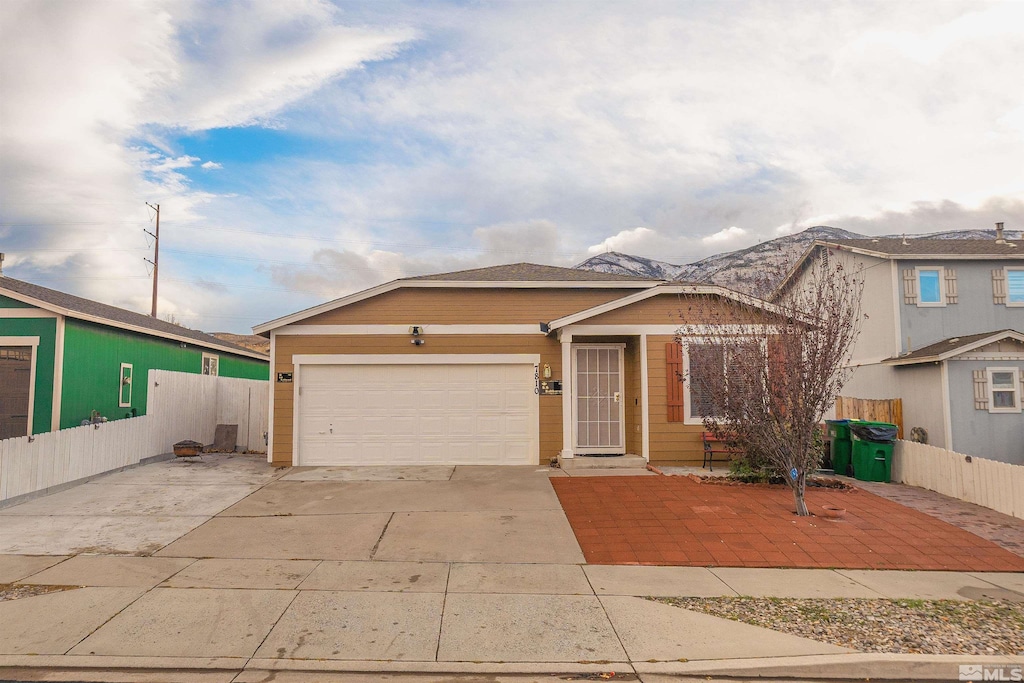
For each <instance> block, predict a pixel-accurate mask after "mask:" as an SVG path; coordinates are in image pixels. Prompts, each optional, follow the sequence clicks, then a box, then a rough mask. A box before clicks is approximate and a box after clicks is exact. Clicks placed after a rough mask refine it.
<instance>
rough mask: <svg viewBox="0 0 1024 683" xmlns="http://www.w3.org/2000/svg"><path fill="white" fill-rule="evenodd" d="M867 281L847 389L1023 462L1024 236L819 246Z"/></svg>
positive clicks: (932, 434)
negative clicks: (896, 401)
mask: <svg viewBox="0 0 1024 683" xmlns="http://www.w3.org/2000/svg"><path fill="white" fill-rule="evenodd" d="M816 250H828V252H829V257H830V258H833V259H839V260H840V262H842V263H843V264H844V267H847V268H852V269H855V270H859V271H860V272H861V273H862V274H863V278H864V297H863V300H862V310H863V313H864V319H863V322H862V327H861V333H860V336H859V338H858V340H857V343H856V346H855V348H854V351H853V357H852V367H853V374H852V376H851V379H850V381H849V382H848V384H847V385H846V387H845V388H844V390H843V394H844V395H846V396H851V397H855V398H873V399H890V398H900V399H902V401H903V423H904V433H905V435H906V436H909V435H910V433H911V430H912V429H913V428H915V427H917V428H919V429H918V430H917V433H918V434H926V435H927V436H926V438H927V442H928V443H930V444H932V445H935V446H940V447H943V448H948V449H950V450H953V451H957V452H960V453H965V454H968V455H976V456H978V457H983V458H989V459H992V460H999V461H1002V462H1009V463H1016V464H1024V412H1022V405H1024V397H1022V394H1024V383H1022V382H1024V241H1022V240H1006V239H1002V238H1001V226H1000V228H999V230H997V234H996V238H995V239H991V240H984V239H976V240H959V239H923V238H918V239H898V238H897V239H891V238H877V239H858V240H829V241H819V242H815V244H814V245H813V246H812V247H811V248H810V249H809V250H808V252H807V253H806V254H805V255H804V257H803V259H802V260H801V261H800V263H798V265H797V267H795V268H794V270H793V271H792V272H791V274H790V276H789V277H788V278H787V279H786V281H785V282H784V283H783V285H782V287H780V290H779V291H780V292H781V291H783V289H784V288H786V287H792V286H800V282H801V277H802V275H803V273H804V269H803V268H802V264H804V263H807V262H808V261H809V259H810V257H811V256H812V254H813V253H814V252H815V251H816Z"/></svg>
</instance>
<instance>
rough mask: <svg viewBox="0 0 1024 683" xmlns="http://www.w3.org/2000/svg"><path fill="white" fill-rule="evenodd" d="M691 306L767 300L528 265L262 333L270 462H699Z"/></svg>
mask: <svg viewBox="0 0 1024 683" xmlns="http://www.w3.org/2000/svg"><path fill="white" fill-rule="evenodd" d="M694 297H703V298H704V299H703V300H705V301H708V300H710V301H717V300H720V301H724V300H726V299H730V300H737V299H738V300H740V301H741V302H742V303H744V304H745V305H746V306H749V307H751V308H760V307H770V306H771V305H770V304H768V303H766V302H763V301H760V300H757V299H753V298H750V297H745V296H744V295H741V294H739V293H736V292H733V291H730V290H727V289H724V288H721V287H716V286H704V285H685V284H679V283H672V282H665V281H661V280H648V279H643V278H638V277H631V276H625V275H613V274H608V273H598V272H593V271H586V270H576V269H571V268H556V267H551V266H542V265H536V264H528V263H519V264H511V265H503V266H495V267H490V268H480V269H474V270H466V271H460V272H454V273H442V274H438V275H427V276H422V277H412V278H405V279H401V280H395V281H393V282H389V283H386V284H383V285H380V286H378V287H374V288H371V289H368V290H365V291H363V292H359V293H356V294H352V295H350V296H346V297H343V298H341V299H337V300H335V301H330V302H327V303H325V304H322V305H319V306H315V307H313V308H310V309H307V310H304V311H300V312H297V313H294V314H292V315H287V316H284V317H282V318H279V319H277V320H272V321H270V322H267V323H264V324H262V325H259V326H256V327H254V328H253V331H254V332H255V333H256V334H260V335H264V336H267V337H269V338H270V341H271V352H270V354H271V370H272V376H271V380H272V382H273V389H272V392H271V396H272V398H271V406H270V411H271V414H270V425H271V436H270V452H269V454H268V459H269V460H270V461H271V462H273V463H274V464H275V465H292V464H294V465H377V464H404V465H409V464H507V465H537V464H547V463H548V462H549V461H551V460H552V459H553V458H556V457H557V458H559V459H560V460H561V461H562V463H563V466H565V467H570V466H573V460H574V459H578V458H582V457H588V456H624V457H627V458H629V457H631V458H633V459H635V461H636V462H639V463H640V465H641V466H642V465H643V463H645V462H651V463H656V464H673V463H675V464H682V463H688V464H699V463H701V462H702V460H703V443H702V439H701V434H702V432H703V426H702V419H703V415H702V409H701V407H702V405H705V404H706V401H701V399H700V397H699V396H694V395H691V392H690V390H689V383H684V382H681V380H680V377H681V376H683V375H685V374H686V373H688V372H694V371H699V369H697V368H692V367H690V363H689V361H690V358H691V357H692V356H696V355H697V354H696V351H697V349H695V348H694V344H695V342H693V341H692V340H688V339H687V338H686V334H687V313H686V311H687V309H688V300H689V299H692V298H694ZM723 320H724V318H723ZM677 335H682V341H683V343H682V344H681V345H680V344H679V343H678V342H677ZM706 355H707V354H705V356H706ZM719 362H722V361H719ZM577 464H578V463H577Z"/></svg>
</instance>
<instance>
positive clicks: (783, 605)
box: [648, 598, 1024, 655]
mask: <svg viewBox="0 0 1024 683" xmlns="http://www.w3.org/2000/svg"><path fill="white" fill-rule="evenodd" d="M648 599H649V600H655V601H657V602H664V603H666V604H669V605H673V606H675V607H682V608H684V609H688V610H693V611H696V612H704V613H706V614H711V615H713V616H716V617H724V618H726V619H732V620H734V621H742V622H745V623H747V624H753V625H754V626H763V627H765V628H770V629H772V630H773V631H781V632H783V633H791V634H793V635H796V636H802V637H804V638H810V639H812V640H817V641H820V642H823V643H832V644H833V645H840V646H842V647H849V648H852V649H854V650H859V651H861V652H891V653H905V654H935V655H952V654H965V655H966V654H970V655H1017V654H1024V604H1021V603H1014V602H1007V601H1002V600H993V601H977V602H968V601H959V600H884V599H845V598H844V599H827V600H826V599H792V598H648Z"/></svg>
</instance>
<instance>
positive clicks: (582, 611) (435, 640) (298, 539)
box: [0, 458, 1024, 682]
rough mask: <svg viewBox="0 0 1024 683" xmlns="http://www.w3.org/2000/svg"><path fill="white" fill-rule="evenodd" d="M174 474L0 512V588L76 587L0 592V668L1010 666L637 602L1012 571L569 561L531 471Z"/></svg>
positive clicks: (60, 672) (219, 673)
mask: <svg viewBox="0 0 1024 683" xmlns="http://www.w3.org/2000/svg"><path fill="white" fill-rule="evenodd" d="M179 465H181V463H161V464H160V465H155V466H150V467H147V468H140V469H139V470H133V471H131V472H124V473H121V474H119V475H113V476H111V477H106V478H103V479H100V480H96V481H94V482H92V483H90V484H87V485H85V486H83V487H79V488H77V489H73V490H71V491H66V492H63V493H61V494H56V495H54V496H50V497H47V498H43V499H38V500H35V501H31V502H30V503H26V504H25V505H23V506H17V507H14V508H10V509H8V510H4V511H3V512H2V513H0V521H2V523H3V525H7V524H8V523H11V524H14V525H17V524H18V523H19V522H20V521H22V520H33V524H34V526H30V527H28V528H39V529H47V520H50V521H53V529H51V530H50V531H51V532H50V533H49V534H44V535H43V536H42V537H40V538H32V537H18V538H14V537H13V536H12V535H10V534H8V535H6V536H5V535H3V533H0V551H4V552H6V553H7V554H0V583H4V584H14V585H15V586H16V587H17V586H25V587H45V586H50V587H74V588H70V589H67V590H57V591H56V592H51V593H46V594H41V595H34V596H31V597H20V598H18V599H15V600H7V601H0V678H6V679H15V680H103V681H115V680H131V681H157V680H159V681H178V680H181V681H205V680H209V681H263V680H271V679H272V680H275V681H296V682H297V681H308V680H318V681H322V680H339V681H342V680H344V681H355V680H381V679H382V678H383V677H384V675H385V674H387V676H388V677H389V680H401V678H393V676H399V675H404V674H408V675H410V676H411V675H413V674H420V676H417V677H414V678H413V679H411V680H417V681H423V680H451V681H457V680H467V681H468V680H481V677H482V676H486V677H487V678H486V680H509V681H513V680H514V681H525V680H551V678H550V674H559V675H562V676H563V677H571V676H584V675H597V674H606V673H608V672H615V673H616V680H630V679H633V680H638V679H639V680H643V681H666V680H677V677H679V676H703V675H711V676H720V677H728V676H740V677H750V678H756V677H757V676H762V675H768V676H776V677H779V678H790V677H804V678H813V679H823V678H842V677H859V678H865V677H871V678H882V679H885V678H889V679H905V680H909V679H920V680H955V679H956V677H957V665H958V664H967V663H970V662H972V661H976V662H979V663H981V662H984V663H986V664H992V663H1000V662H1001V663H1006V664H1014V663H1017V664H1019V661H1018V662H1014V661H1011V660H1013V659H1018V660H1019V659H1021V657H1017V658H1005V657H986V658H978V657H970V656H960V655H957V656H953V657H926V656H907V657H904V656H893V655H872V654H862V653H857V652H854V651H851V650H846V649H843V648H839V647H836V646H833V645H828V644H824V643H820V642H817V641H814V640H809V639H806V638H801V637H797V636H793V635H788V634H783V633H778V632H775V631H771V630H768V629H764V628H759V627H755V626H750V625H747V624H742V623H739V622H735V621H730V620H727V619H720V618H717V617H713V616H709V615H706V614H702V613H698V612H693V611H688V610H684V609H680V608H677V607H672V606H669V605H665V604H662V603H658V602H653V601H651V600H647V599H644V596H672V597H687V596H693V597H711V596H736V595H747V596H774V597H900V598H921V599H935V598H943V599H956V600H968V599H978V598H980V597H983V596H985V595H986V594H991V595H999V594H1002V595H1005V594H1006V592H1007V591H1013V592H1015V594H1019V595H1020V596H1021V598H1022V599H1024V575H1021V574H1009V573H959V572H910V571H842V570H840V571H833V570H820V569H813V570H812V569H807V570H801V569H785V570H782V569H744V568H711V569H708V568H695V567H639V566H598V565H585V564H583V561H582V554H581V553H580V550H579V546H578V545H577V544H576V541H575V538H574V537H573V535H572V532H571V530H570V529H569V528H568V524H567V522H566V520H565V516H564V514H562V513H561V510H560V508H559V507H558V503H557V499H555V497H554V493H553V491H552V490H551V486H550V484H549V483H548V477H549V476H559V475H558V473H557V472H555V473H552V472H549V471H545V469H543V468H515V469H512V470H508V469H505V470H503V471H501V472H500V473H495V472H493V471H489V469H490V468H454V469H453V468H420V469H419V470H418V471H401V470H400V469H399V468H395V469H394V470H393V471H391V472H388V471H386V470H384V469H378V468H369V469H365V470H362V471H351V470H348V469H343V468H339V469H333V470H332V469H323V470H312V469H311V470H304V471H296V470H292V471H280V472H274V471H273V470H269V471H268V470H266V468H263V470H262V471H261V470H260V468H259V467H257V466H256V464H255V463H253V462H252V461H251V460H246V459H244V458H236V459H223V460H218V461H215V462H212V463H211V464H208V465H206V466H203V467H196V468H186V467H181V466H179ZM147 470H148V471H147ZM232 473H234V475H237V476H234V475H233V474H232ZM159 481H164V482H165V485H163V486H156V485H154V484H155V482H159ZM87 487H97V488H93V489H87ZM83 489H84V490H83ZM200 494H201V495H200ZM176 518H182V519H184V520H185V521H184V522H182V523H180V525H179V526H177V527H175V528H176V529H177V531H176V532H175V533H176V534H177V535H176V536H174V537H173V538H172V536H173V534H171V533H169V532H168V528H170V525H168V524H162V523H161V522H160V521H161V520H166V519H172V520H173V519H176ZM97 519H98V520H100V522H96V521H95V520H97ZM111 519H113V520H115V521H117V522H119V523H117V524H113V525H111V524H109V523H108V520H111ZM22 529H23V533H24V529H25V527H23V528H22ZM97 529H102V530H103V534H102V540H103V543H104V546H103V547H104V548H105V549H101V550H97V549H96V548H95V547H94V548H92V549H90V550H87V551H84V552H83V551H82V550H81V548H83V547H86V548H88V547H89V542H90V541H91V540H95V539H97V538H99V537H100V536H99V535H98V534H97ZM5 544H6V545H5ZM33 544H34V545H33ZM158 544H159V545H158ZM27 545H28V546H31V547H32V548H33V550H32V551H31V553H15V552H10V549H11V547H12V546H16V547H24V546H27ZM46 551H51V552H46ZM524 558H525V559H526V561H524ZM26 590H28V589H27V588H26ZM61 677H63V678H61Z"/></svg>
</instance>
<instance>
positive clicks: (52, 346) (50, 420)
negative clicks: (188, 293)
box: [0, 273, 269, 439]
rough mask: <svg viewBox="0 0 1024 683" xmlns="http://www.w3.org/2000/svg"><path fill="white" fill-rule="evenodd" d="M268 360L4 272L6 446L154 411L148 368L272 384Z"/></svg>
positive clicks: (2, 422) (0, 315) (1, 397)
mask: <svg viewBox="0 0 1024 683" xmlns="http://www.w3.org/2000/svg"><path fill="white" fill-rule="evenodd" d="M268 367H269V358H268V357H267V356H266V355H264V354H261V353H256V352H254V351H251V350H249V349H246V348H244V347H241V346H237V345H235V344H230V343H228V342H224V341H221V340H220V339H217V338H216V337H212V336H210V335H208V334H204V333H202V332H199V331H197V330H190V329H188V328H185V327H181V326H180V325H175V324H172V323H169V322H165V321H163V320H158V319H157V318H153V317H150V316H147V315H142V314H140V313H134V312H132V311H127V310H124V309H122V308H116V307H114V306H108V305H106V304H101V303H99V302H96V301H90V300H89V299H83V298H81V297H77V296H72V295H71V294H65V293H64V292H58V291H56V290H53V289H48V288H46V287H40V286H38V285H34V284H31V283H28V282H23V281H21V280H15V279H14V278H10V277H5V276H3V274H2V273H0V439H6V438H10V437H14V436H25V435H31V434H40V433H42V432H48V431H51V430H57V429H65V428H67V427H75V426H78V425H80V424H81V423H82V422H83V421H84V420H90V419H93V418H94V417H105V418H107V419H110V420H114V419H118V418H124V417H132V416H135V415H142V414H145V412H146V397H147V391H146V390H147V382H146V379H147V374H148V371H149V370H153V369H156V370H174V371H178V372H193V373H197V374H200V373H201V374H204V375H223V376H227V377H243V378H247V379H267V377H268V373H269V370H268Z"/></svg>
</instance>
